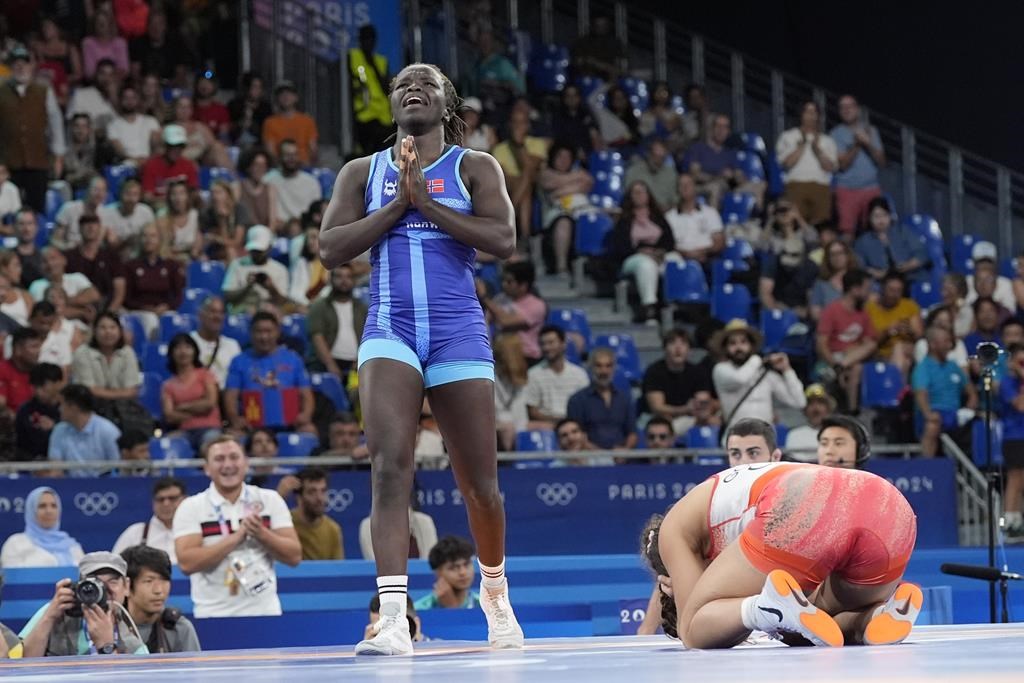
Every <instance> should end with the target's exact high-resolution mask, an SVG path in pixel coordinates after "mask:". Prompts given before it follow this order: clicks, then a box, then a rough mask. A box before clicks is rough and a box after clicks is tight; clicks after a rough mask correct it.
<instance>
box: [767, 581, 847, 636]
mask: <svg viewBox="0 0 1024 683" xmlns="http://www.w3.org/2000/svg"><path fill="white" fill-rule="evenodd" d="M754 606H755V607H756V609H757V612H758V614H757V620H758V622H759V624H761V625H762V626H763V629H762V630H764V631H765V632H767V633H770V634H777V633H779V632H780V631H786V632H790V633H797V634H799V635H801V636H803V637H804V638H806V639H807V640H809V641H811V642H812V643H814V644H815V645H822V646H826V647H842V645H843V632H842V630H840V628H839V624H837V623H836V622H835V619H833V618H832V617H831V616H829V615H828V614H826V613H825V612H824V611H823V610H820V609H818V608H817V607H815V606H814V605H813V604H811V601H810V600H808V599H807V596H806V595H804V592H803V590H801V589H800V584H799V583H797V580H796V579H794V578H793V576H792V575H791V574H790V573H789V572H787V571H785V570H782V569H776V570H774V571H773V572H772V573H771V574H769V575H768V579H767V580H766V581H765V582H764V589H762V591H761V594H760V595H758V596H756V598H755V599H754Z"/></svg>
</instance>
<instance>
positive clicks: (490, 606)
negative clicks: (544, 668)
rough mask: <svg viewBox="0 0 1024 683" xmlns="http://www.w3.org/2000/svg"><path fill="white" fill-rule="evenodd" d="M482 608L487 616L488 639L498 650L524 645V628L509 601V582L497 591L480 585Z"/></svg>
mask: <svg viewBox="0 0 1024 683" xmlns="http://www.w3.org/2000/svg"><path fill="white" fill-rule="evenodd" d="M480 608H481V609H482V610H483V611H484V616H485V617H487V640H488V641H489V642H490V644H491V647H493V648H495V649H498V650H512V649H518V648H521V647H523V629H522V628H521V627H520V626H519V622H518V621H516V615H515V612H513V611H512V605H511V604H510V603H509V601H508V584H507V583H506V584H505V587H504V588H502V589H500V590H499V591H498V592H497V593H492V592H491V591H490V589H488V588H484V587H483V586H481V587H480Z"/></svg>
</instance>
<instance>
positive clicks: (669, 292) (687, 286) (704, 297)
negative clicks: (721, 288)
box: [662, 261, 711, 304]
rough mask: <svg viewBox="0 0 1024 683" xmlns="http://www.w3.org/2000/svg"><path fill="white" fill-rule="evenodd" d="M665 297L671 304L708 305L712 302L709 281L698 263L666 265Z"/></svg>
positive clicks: (669, 263) (670, 263) (673, 262)
mask: <svg viewBox="0 0 1024 683" xmlns="http://www.w3.org/2000/svg"><path fill="white" fill-rule="evenodd" d="M662 281H663V286H662V289H663V297H664V299H665V301H667V302H670V303H685V304H706V303H707V302H708V301H710V296H711V295H710V290H709V289H708V281H707V278H706V277H705V276H704V269H703V268H701V267H700V264H699V263H697V262H696V261H687V262H686V263H676V262H675V261H669V262H668V263H666V264H665V276H664V278H663V279H662Z"/></svg>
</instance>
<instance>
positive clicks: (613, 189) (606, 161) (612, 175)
mask: <svg viewBox="0 0 1024 683" xmlns="http://www.w3.org/2000/svg"><path fill="white" fill-rule="evenodd" d="M589 168H590V173H591V175H593V176H594V186H593V187H592V188H591V189H590V193H591V195H592V196H596V197H598V198H602V199H599V201H598V202H595V203H596V204H598V205H599V206H602V207H604V205H606V204H607V202H605V201H603V199H604V198H607V199H610V200H611V201H612V202H613V204H614V206H618V205H619V203H620V202H621V201H622V197H623V193H624V192H625V190H626V188H625V186H624V185H623V181H624V180H625V177H626V167H625V165H624V162H623V158H622V154H621V153H619V152H606V151H602V152H593V153H591V155H590V161H589Z"/></svg>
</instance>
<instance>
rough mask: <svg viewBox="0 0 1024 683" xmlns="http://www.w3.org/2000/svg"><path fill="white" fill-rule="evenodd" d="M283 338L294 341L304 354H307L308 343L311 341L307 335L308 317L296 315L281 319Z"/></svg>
mask: <svg viewBox="0 0 1024 683" xmlns="http://www.w3.org/2000/svg"><path fill="white" fill-rule="evenodd" d="M281 338H282V339H290V340H292V341H294V342H295V344H296V345H298V347H299V348H300V349H302V353H305V352H306V341H307V340H308V339H309V335H308V334H307V333H306V316H304V315H302V314H301V313H295V314H292V315H286V316H284V317H283V318H281Z"/></svg>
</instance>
